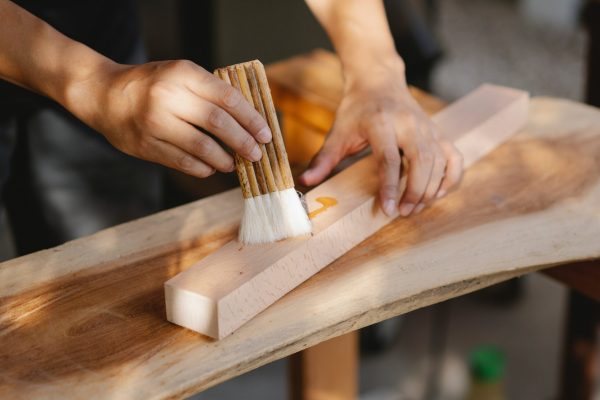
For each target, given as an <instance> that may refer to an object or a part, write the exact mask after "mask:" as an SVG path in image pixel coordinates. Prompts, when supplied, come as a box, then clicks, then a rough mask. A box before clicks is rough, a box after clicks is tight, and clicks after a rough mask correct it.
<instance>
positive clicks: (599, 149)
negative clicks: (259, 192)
mask: <svg viewBox="0 0 600 400" xmlns="http://www.w3.org/2000/svg"><path fill="white" fill-rule="evenodd" d="M240 196H241V194H240V192H239V190H238V191H234V192H230V193H227V194H224V195H221V196H217V197H214V198H210V199H206V201H204V200H203V201H202V202H201V203H192V204H190V205H186V206H184V207H180V208H177V209H174V210H170V211H167V212H165V213H161V214H159V215H155V216H151V217H148V218H144V219H142V220H139V221H135V222H132V223H129V224H125V225H122V226H119V227H117V228H111V229H109V230H107V231H104V232H101V233H99V234H97V235H92V236H90V237H87V238H84V239H81V240H79V241H74V242H70V243H67V244H66V245H64V246H61V247H58V248H55V249H50V250H46V251H44V252H40V253H36V254H33V255H30V256H26V257H22V258H20V259H16V260H13V261H11V262H9V263H2V264H0V360H2V368H0V398H10V399H32V398H44V399H68V398H70V399H89V398H111V399H144V400H147V399H164V398H183V397H186V396H189V395H192V394H194V393H196V392H198V391H201V390H203V389H206V388H208V387H211V386H214V385H216V384H218V383H219V382H223V381H225V380H228V379H230V378H232V377H234V376H237V375H240V374H242V373H244V372H246V371H250V370H252V369H255V368H257V367H259V366H261V365H264V364H266V363H268V362H271V361H274V360H277V359H280V358H282V357H285V356H288V355H290V354H292V353H296V352H298V351H300V350H303V349H305V348H307V347H310V346H313V345H315V344H317V343H320V342H323V341H325V340H327V339H330V338H332V337H336V336H339V335H342V334H344V333H347V332H350V331H353V330H356V329H359V328H361V327H363V326H366V325H369V324H372V323H375V322H378V321H381V320H383V319H387V318H391V317H393V316H396V315H399V314H402V313H405V312H408V311H411V310H414V309H417V308H420V307H425V306H427V305H430V304H433V303H437V302H440V301H443V300H446V299H448V298H453V297H456V296H460V295H462V294H465V293H468V292H471V291H473V290H477V289H479V288H482V287H485V286H489V285H492V284H495V283H498V282H501V281H503V280H506V279H509V278H512V277H515V276H519V275H523V274H525V273H528V272H531V271H534V270H539V269H542V268H546V267H550V266H554V265H557V264H564V263H570V262H573V261H575V260H582V259H593V258H600V248H599V246H600V244H599V243H598V237H600V112H599V111H598V110H597V109H595V108H591V107H587V106H584V105H581V104H578V103H574V102H570V101H566V100H558V99H550V98H536V99H533V100H532V102H531V111H530V116H529V122H528V124H527V126H526V127H525V129H523V130H522V131H521V132H520V133H519V134H518V135H517V136H516V137H514V138H513V139H511V140H510V141H509V142H507V143H506V144H505V145H503V146H501V147H500V148H498V149H497V150H495V151H494V152H493V153H491V154H490V155H489V156H488V157H486V158H485V159H483V160H481V161H479V162H478V163H477V165H475V166H474V167H473V168H470V169H469V170H468V171H467V172H466V174H465V177H464V179H463V182H462V184H461V189H460V190H459V191H457V192H455V193H453V194H450V195H449V196H448V197H446V198H444V199H443V200H441V201H439V202H437V203H436V204H435V205H434V206H433V207H432V208H430V209H427V210H425V211H423V213H421V214H419V215H417V216H415V217H412V218H409V219H397V220H395V221H393V222H392V223H391V224H389V225H388V226H386V227H385V228H384V229H382V230H380V231H379V232H377V233H376V234H375V235H373V236H372V237H371V238H369V239H368V240H366V241H365V242H363V243H361V244H360V245H359V246H357V247H356V248H354V249H352V250H351V251H350V252H348V253H346V254H345V255H344V256H343V257H341V258H340V259H338V260H336V261H335V262H333V263H332V264H331V265H329V266H328V267H327V268H325V269H324V270H323V271H321V272H320V273H319V274H317V275H315V276H314V277H312V278H311V279H309V280H308V281H307V282H305V283H304V284H302V285H301V286H299V287H298V288H296V289H295V290H293V291H292V292H291V293H289V294H288V295H286V296H285V297H283V298H282V299H281V300H280V301H278V302H276V303H275V304H273V305H272V306H271V307H269V308H268V309H267V310H265V312H263V313H261V314H260V315H258V316H257V317H256V318H254V319H253V320H252V321H250V322H248V323H247V324H246V325H245V326H243V327H242V328H240V329H239V330H238V331H236V332H235V333H234V334H233V335H230V336H229V337H227V338H225V339H224V340H221V341H214V340H210V339H209V338H207V337H205V336H202V335H198V334H195V333H193V332H191V331H189V330H185V329H180V328H179V327H177V326H175V325H173V324H170V323H168V322H166V321H165V315H164V306H165V305H164V295H163V284H164V281H165V279H166V278H168V277H171V276H174V275H175V274H177V272H178V271H180V270H181V269H182V268H183V267H184V266H187V265H190V264H191V263H192V262H193V261H194V260H198V259H200V258H202V257H204V256H205V255H206V254H208V253H210V252H212V251H214V250H215V249H216V248H219V247H220V246H222V245H223V244H224V243H226V242H227V241H229V240H230V239H231V238H233V237H234V235H235V227H236V224H238V223H239V218H240V212H241V210H240V209H237V210H236V208H235V207H234V205H235V204H239V197H240ZM200 205H201V206H200ZM207 210H210V211H207ZM210 221H212V223H214V228H213V227H211V224H210V223H208V222H210ZM228 221H230V222H228ZM227 224H229V225H227ZM104 240H106V241H107V243H102V242H103V241H104ZM145 241H150V242H152V245H151V246H147V245H146V244H145ZM154 247H156V249H154ZM144 248H146V250H147V251H146V252H145V251H140V249H144ZM148 253H150V254H148ZM434 255H435V256H434ZM121 256H122V257H121ZM38 271H39V274H38Z"/></svg>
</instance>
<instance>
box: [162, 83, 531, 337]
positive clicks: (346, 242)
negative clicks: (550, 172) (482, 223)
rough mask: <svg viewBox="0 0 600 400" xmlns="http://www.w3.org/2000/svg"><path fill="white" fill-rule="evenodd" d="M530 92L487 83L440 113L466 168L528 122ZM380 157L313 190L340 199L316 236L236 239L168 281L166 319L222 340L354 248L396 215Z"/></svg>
mask: <svg viewBox="0 0 600 400" xmlns="http://www.w3.org/2000/svg"><path fill="white" fill-rule="evenodd" d="M527 113H528V95H527V93H525V92H522V91H518V90H514V89H509V88H504V87H500V86H492V85H483V86H481V87H480V88H478V89H477V90H475V91H473V92H472V93H470V94H469V95H467V96H465V97H464V98H462V99H461V100H459V101H457V102H455V103H454V104H452V105H451V106H449V107H447V108H446V109H444V110H442V111H440V112H439V113H438V114H436V115H435V116H434V118H433V121H434V122H435V123H436V124H437V125H438V126H439V128H440V130H441V133H442V134H443V135H444V136H445V137H447V138H448V139H449V140H451V141H453V142H454V143H455V144H456V146H457V148H458V149H459V150H460V151H461V153H462V154H463V157H464V165H465V167H468V166H470V165H471V164H473V163H474V162H475V161H477V160H478V159H479V158H481V157H482V156H484V155H486V154H487V153H489V152H490V151H491V150H492V149H494V148H495V147H497V146H498V145H499V144H500V143H502V142H504V141H505V140H507V139H508V138H509V137H510V136H512V135H514V134H515V133H516V132H517V130H518V129H519V128H521V127H522V126H523V125H524V124H525V122H526V121H527ZM377 176H378V174H377V163H376V161H375V160H374V158H373V157H367V158H365V159H363V160H361V161H359V162H357V163H356V164H354V165H353V166H351V167H349V168H348V169H346V170H344V171H343V172H341V173H340V174H338V175H336V176H335V177H333V178H332V179H330V180H328V181H326V182H324V183H323V184H321V185H319V186H318V187H316V188H314V189H313V190H311V191H310V192H308V193H307V194H306V201H307V204H308V208H309V210H310V211H313V210H316V209H318V208H319V207H321V204H319V202H318V199H320V198H333V199H335V202H336V204H337V205H335V206H334V207H331V208H330V209H329V210H327V212H324V213H321V214H318V216H317V217H315V218H313V219H312V223H313V235H312V236H311V237H302V238H295V239H287V240H283V241H279V242H275V243H268V244H264V245H255V246H243V245H242V244H240V243H239V242H238V241H235V240H234V241H231V242H230V243H228V244H227V245H225V246H224V247H223V248H222V249H219V250H218V251H216V252H215V253H213V254H211V255H210V256H209V257H207V258H205V259H203V260H202V261H200V262H198V263H197V264H195V265H193V266H192V267H190V268H188V269H187V270H186V271H184V272H182V273H181V274H179V275H178V276H176V277H174V278H172V279H171V280H169V281H168V282H166V283H165V298H166V306H167V318H168V320H169V321H171V322H173V323H176V324H178V325H181V326H184V327H186V328H188V329H192V330H194V331H196V332H199V333H203V334H205V335H208V336H211V337H214V338H218V339H222V338H223V337H225V336H227V335H229V334H231V332H233V331H234V330H235V329H237V328H239V327H240V326H241V325H243V324H244V323H246V322H247V321H248V320H250V319H251V318H252V317H254V316H255V315H256V314H258V313H259V312H261V311H263V310H264V309H265V308H267V307H268V306H269V305H271V304H273V302H275V301H276V300H278V299H279V298H281V297H282V296H283V295H285V294H286V293H287V292H289V291H290V290H292V289H293V288H294V287H296V286H298V285H299V284H300V283H302V282H304V281H305V280H306V279H308V278H309V277H311V276H312V275H314V274H316V273H317V272H318V271H320V270H321V269H322V268H323V267H325V266H326V265H327V264H329V263H331V262H332V261H334V260H335V259H337V258H338V257H340V256H341V255H343V254H344V253H346V252H347V251H348V250H350V249H351V248H352V247H354V246H356V245H357V244H359V243H360V242H362V241H363V240H364V239H366V238H367V237H369V236H370V235H372V234H373V233H375V232H376V231H377V230H378V229H380V228H381V227H383V226H385V225H386V224H388V223H389V222H391V221H392V218H389V217H388V216H386V215H385V214H384V213H383V212H382V211H381V210H380V208H379V205H378V204H377V199H376V194H377V188H378V185H379V182H378V179H377Z"/></svg>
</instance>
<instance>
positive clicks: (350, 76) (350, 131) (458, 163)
mask: <svg viewBox="0 0 600 400" xmlns="http://www.w3.org/2000/svg"><path fill="white" fill-rule="evenodd" d="M306 2H307V4H308V5H309V7H310V9H311V10H312V11H313V13H314V14H315V16H316V17H317V19H318V20H319V22H320V23H321V24H322V25H323V27H324V28H325V30H326V31H327V33H328V34H329V37H330V38H331V40H332V42H333V45H334V47H335V49H336V51H337V53H338V55H339V57H340V60H341V62H342V67H343V72H344V97H343V98H342V102H341V104H340V106H339V108H338V110H337V114H336V120H335V123H334V126H333V128H332V131H331V132H330V134H329V135H328V137H327V140H326V141H325V144H324V145H323V148H322V149H321V151H320V152H319V154H317V156H315V158H314V159H313V161H312V162H311V165H310V167H309V169H308V170H307V171H305V173H304V174H303V175H302V180H303V182H304V183H305V184H307V185H312V184H315V183H318V182H320V181H321V180H323V179H324V178H325V177H326V176H327V175H328V174H329V173H330V172H331V170H332V169H333V168H334V167H335V165H337V163H338V162H339V161H340V160H342V159H343V158H345V157H346V156H348V155H351V154H354V153H356V152H358V151H360V150H362V149H363V148H365V147H366V146H367V145H370V146H371V148H372V150H373V153H374V155H375V157H377V158H378V160H379V165H380V168H379V175H380V182H381V183H380V193H379V195H380V200H381V205H382V207H383V210H384V211H385V212H386V213H387V214H391V213H392V212H394V209H395V207H398V206H399V207H400V213H401V214H402V215H408V214H410V213H411V212H420V211H421V210H422V209H423V207H424V206H425V205H426V204H428V203H430V202H431V201H433V200H434V199H435V198H436V197H442V196H443V195H445V194H446V193H447V192H448V191H449V190H450V189H452V188H453V187H455V186H456V185H457V183H458V182H459V181H460V177H461V174H462V157H461V155H460V154H459V153H458V151H457V150H456V149H455V148H454V146H453V145H452V144H451V143H449V142H447V141H445V140H443V139H442V138H441V137H440V136H439V135H438V133H437V128H436V127H435V126H434V125H433V123H432V122H431V120H430V119H429V118H428V117H427V115H426V114H425V113H424V112H423V110H422V109H421V108H420V107H419V105H418V104H417V103H416V101H415V100H414V99H413V98H412V96H411V95H410V93H409V91H408V87H407V85H406V80H405V72H404V62H403V61H402V59H401V57H400V56H399V55H398V54H397V53H396V50H395V47H394V43H393V39H392V35H391V33H390V31H389V26H388V23H387V19H386V16H385V10H384V7H383V2H382V1H381V0H306ZM399 148H401V149H402V150H403V151H404V154H405V155H406V156H407V157H408V160H409V163H410V168H409V176H408V184H407V190H406V193H405V194H404V196H403V197H402V199H400V198H399V192H398V190H399V188H398V185H399V178H400V161H401V160H400V154H399V151H398V149H399Z"/></svg>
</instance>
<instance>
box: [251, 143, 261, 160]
mask: <svg viewBox="0 0 600 400" xmlns="http://www.w3.org/2000/svg"><path fill="white" fill-rule="evenodd" d="M261 157H262V151H260V148H259V147H258V146H256V147H255V148H254V149H252V153H251V154H250V158H252V161H258V160H260V159H261Z"/></svg>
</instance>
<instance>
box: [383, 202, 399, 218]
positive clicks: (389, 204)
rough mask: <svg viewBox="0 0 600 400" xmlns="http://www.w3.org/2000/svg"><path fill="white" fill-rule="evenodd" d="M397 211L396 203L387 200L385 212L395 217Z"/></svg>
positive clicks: (384, 204)
mask: <svg viewBox="0 0 600 400" xmlns="http://www.w3.org/2000/svg"><path fill="white" fill-rule="evenodd" d="M395 211H396V202H395V201H394V200H392V199H389V200H386V201H385V202H384V203H383V212H384V213H385V214H386V215H387V216H388V217H392V216H394V212H395Z"/></svg>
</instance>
